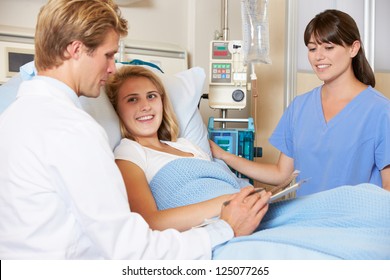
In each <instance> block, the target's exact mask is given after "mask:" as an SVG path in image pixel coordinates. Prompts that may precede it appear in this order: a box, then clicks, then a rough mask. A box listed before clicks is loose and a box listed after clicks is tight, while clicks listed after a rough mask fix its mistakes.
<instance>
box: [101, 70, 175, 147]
mask: <svg viewBox="0 0 390 280" xmlns="http://www.w3.org/2000/svg"><path fill="white" fill-rule="evenodd" d="M139 77H143V78H146V79H148V80H149V81H151V82H152V84H153V85H154V86H155V87H156V89H157V91H158V93H159V94H160V96H161V100H162V106H163V117H162V122H161V125H160V127H159V129H158V131H157V134H158V139H159V140H165V141H176V140H177V138H178V136H179V125H178V122H177V118H176V114H175V112H174V110H173V107H172V104H171V102H170V100H169V96H168V94H167V92H166V90H165V87H164V85H163V83H162V81H161V79H160V78H159V77H158V76H157V75H156V74H155V73H153V71H152V70H149V69H147V68H145V67H143V66H122V67H121V68H120V69H119V70H118V71H117V72H116V73H115V74H113V75H111V77H110V78H109V79H108V81H107V84H106V87H105V89H106V94H107V96H108V98H109V100H110V102H111V104H112V105H113V107H114V109H115V111H116V112H117V113H118V110H117V105H118V94H119V90H120V88H121V87H122V85H123V84H124V82H125V81H127V80H128V79H131V78H139ZM118 115H119V114H118ZM119 119H120V117H119ZM120 128H121V134H122V137H125V138H128V139H131V140H135V138H134V136H133V135H132V134H131V133H130V132H129V131H128V130H127V129H126V127H125V125H124V123H123V121H122V120H121V119H120Z"/></svg>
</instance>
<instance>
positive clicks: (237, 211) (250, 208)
mask: <svg viewBox="0 0 390 280" xmlns="http://www.w3.org/2000/svg"><path fill="white" fill-rule="evenodd" d="M254 190H255V189H254V188H253V187H252V186H249V187H245V188H243V189H241V191H240V192H239V193H237V194H236V195H234V197H233V198H232V199H231V200H230V201H229V203H226V204H224V206H222V210H221V219H222V220H225V221H226V222H227V223H228V224H229V225H230V226H231V227H232V229H233V231H234V236H236V237H237V236H243V235H249V234H251V233H252V232H253V231H254V230H255V229H256V228H257V227H258V225H259V224H260V222H261V220H262V219H263V217H264V215H265V213H267V210H268V201H269V199H270V197H271V193H269V192H266V191H262V192H260V193H255V194H251V193H252V192H253V191H254Z"/></svg>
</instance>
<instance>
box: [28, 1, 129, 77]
mask: <svg viewBox="0 0 390 280" xmlns="http://www.w3.org/2000/svg"><path fill="white" fill-rule="evenodd" d="M127 28H128V27H127V20H126V19H124V18H123V17H122V16H121V12H120V10H119V7H118V5H117V4H115V2H114V1H113V0H50V1H48V3H47V4H45V5H44V6H43V7H42V8H41V10H40V12H39V15H38V20H37V25H36V29H35V38H34V39H35V58H34V60H35V66H36V68H37V70H38V71H39V70H46V69H50V68H53V67H58V66H60V65H61V64H62V63H63V62H64V61H65V60H67V59H68V58H69V57H68V56H67V54H66V48H67V47H68V45H69V44H70V43H72V42H74V41H80V42H82V43H83V44H84V45H85V46H86V47H87V49H88V52H89V53H93V52H94V51H95V50H96V48H98V47H99V46H100V45H101V44H103V43H104V41H105V38H106V36H107V32H108V31H110V30H113V31H115V32H116V33H117V34H118V35H119V36H126V35H127Z"/></svg>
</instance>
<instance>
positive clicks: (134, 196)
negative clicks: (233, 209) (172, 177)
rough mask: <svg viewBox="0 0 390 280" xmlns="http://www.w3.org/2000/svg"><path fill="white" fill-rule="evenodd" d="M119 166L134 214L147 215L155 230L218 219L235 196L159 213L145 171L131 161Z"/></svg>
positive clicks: (124, 161)
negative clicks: (228, 201) (227, 203)
mask: <svg viewBox="0 0 390 280" xmlns="http://www.w3.org/2000/svg"><path fill="white" fill-rule="evenodd" d="M116 163H117V165H118V167H119V169H120V171H121V173H122V176H123V179H124V181H125V185H126V191H127V195H128V200H129V204H130V209H131V211H132V212H137V213H139V214H140V215H141V216H143V218H144V219H145V220H146V222H147V223H148V224H149V226H150V227H151V228H152V229H155V230H164V229H167V228H175V229H177V230H179V231H184V230H188V229H190V228H192V227H194V226H197V225H199V224H201V223H203V221H204V220H205V219H209V218H212V217H215V216H218V215H219V214H220V212H221V207H222V203H223V202H225V201H227V200H229V199H230V198H231V197H232V195H223V196H220V197H217V198H214V199H211V200H207V201H204V202H201V203H196V204H192V205H188V206H183V207H178V208H171V209H166V210H161V211H159V210H158V209H157V206H156V202H155V200H154V198H153V195H152V192H151V190H150V188H149V185H148V182H147V179H146V177H145V174H144V172H143V170H142V169H141V168H139V167H138V166H137V165H136V164H134V163H132V162H130V161H126V160H116Z"/></svg>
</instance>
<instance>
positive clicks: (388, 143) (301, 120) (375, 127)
mask: <svg viewBox="0 0 390 280" xmlns="http://www.w3.org/2000/svg"><path fill="white" fill-rule="evenodd" d="M269 140H270V143H271V144H272V145H273V146H275V147H276V148H277V149H278V150H280V151H281V152H283V153H284V154H285V155H287V156H289V157H291V158H293V159H294V164H295V169H298V170H300V171H301V173H300V176H299V177H300V178H307V177H310V178H311V179H310V180H309V181H308V182H307V183H306V184H304V185H302V187H301V188H300V189H299V190H298V191H297V195H298V196H301V195H307V194H311V193H314V192H319V191H323V190H326V189H332V188H335V187H338V186H341V185H346V184H348V185H356V184H359V183H372V184H375V185H378V186H382V181H381V176H380V170H381V169H383V168H384V167H386V166H387V165H389V164H390V100H389V99H387V98H386V97H384V96H383V95H382V94H381V93H379V92H378V91H376V90H375V89H373V88H372V87H368V88H367V89H366V90H364V91H362V92H361V93H360V94H359V95H358V96H356V97H355V98H354V99H353V100H352V101H351V102H350V103H349V104H348V105H347V106H346V107H345V108H344V109H343V110H342V111H341V112H340V113H339V114H337V115H336V116H335V117H334V118H332V119H331V120H330V121H329V122H328V123H327V122H326V121H325V119H324V114H323V111H322V104H321V86H320V87H317V88H315V89H313V90H312V91H310V92H308V93H306V94H304V95H301V96H298V97H296V98H295V99H294V101H293V102H292V104H291V105H290V106H289V108H288V109H287V110H286V112H285V113H284V115H283V116H282V118H281V120H280V121H279V124H278V125H277V127H276V129H275V131H274V133H273V134H272V135H271V137H270V139H269Z"/></svg>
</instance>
